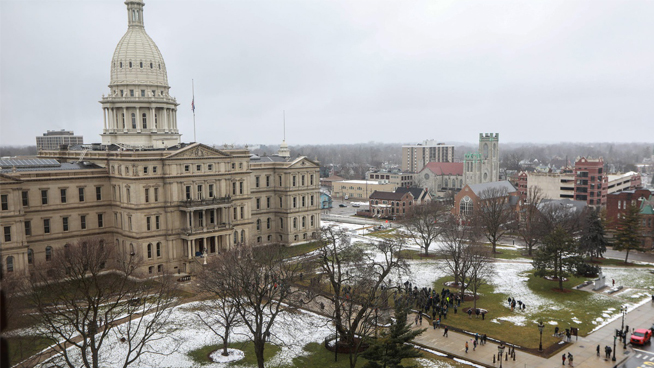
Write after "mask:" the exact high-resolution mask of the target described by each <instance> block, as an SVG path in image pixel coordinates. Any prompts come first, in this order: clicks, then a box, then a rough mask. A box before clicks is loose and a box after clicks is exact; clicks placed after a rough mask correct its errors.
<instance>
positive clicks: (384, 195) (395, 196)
mask: <svg viewBox="0 0 654 368" xmlns="http://www.w3.org/2000/svg"><path fill="white" fill-rule="evenodd" d="M409 193H410V192H409ZM405 195H406V193H399V192H384V191H381V190H375V191H374V192H372V194H371V195H370V197H369V198H370V199H386V200H391V201H399V200H402V197H404V196H405ZM412 196H413V195H412Z"/></svg>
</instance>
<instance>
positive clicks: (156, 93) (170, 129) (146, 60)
mask: <svg viewBox="0 0 654 368" xmlns="http://www.w3.org/2000/svg"><path fill="white" fill-rule="evenodd" d="M125 5H127V32H125V35H124V36H123V37H122V38H121V39H120V41H119V42H118V45H117V46H116V50H115V51H114V55H113V58H112V60H111V80H110V82H109V95H108V96H102V101H100V103H102V108H103V110H104V131H103V133H102V143H103V144H119V145H123V146H126V147H139V148H165V147H170V146H173V145H176V144H178V143H179V142H180V134H179V130H178V129H177V106H178V105H179V104H178V103H177V101H176V100H175V98H173V97H171V96H170V95H169V90H170V86H169V85H168V75H167V73H166V64H165V63H164V59H163V56H161V52H160V51H159V48H158V47H157V45H156V44H155V43H154V41H153V40H152V39H151V38H150V36H148V34H147V33H146V32H145V27H144V17H143V6H144V5H145V4H144V3H143V1H142V0H127V1H125Z"/></svg>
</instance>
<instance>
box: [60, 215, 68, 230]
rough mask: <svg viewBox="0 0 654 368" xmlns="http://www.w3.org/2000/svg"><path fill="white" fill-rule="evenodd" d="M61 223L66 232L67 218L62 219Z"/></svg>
mask: <svg viewBox="0 0 654 368" xmlns="http://www.w3.org/2000/svg"><path fill="white" fill-rule="evenodd" d="M61 221H62V227H63V229H64V231H68V217H64V218H62V219H61Z"/></svg>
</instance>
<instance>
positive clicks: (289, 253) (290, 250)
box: [283, 241, 322, 258]
mask: <svg viewBox="0 0 654 368" xmlns="http://www.w3.org/2000/svg"><path fill="white" fill-rule="evenodd" d="M321 246H322V242H319V241H312V242H309V243H304V244H300V245H294V246H292V247H285V248H284V250H283V251H284V256H285V257H286V258H291V257H296V256H299V255H302V254H307V253H310V252H313V251H314V250H316V249H318V248H320V247H321Z"/></svg>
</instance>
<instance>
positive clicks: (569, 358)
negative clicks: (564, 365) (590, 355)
mask: <svg viewBox="0 0 654 368" xmlns="http://www.w3.org/2000/svg"><path fill="white" fill-rule="evenodd" d="M572 358H573V356H572V354H570V352H568V365H569V366H571V367H572Z"/></svg>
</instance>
